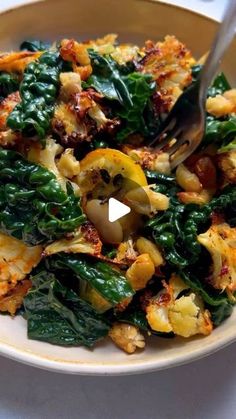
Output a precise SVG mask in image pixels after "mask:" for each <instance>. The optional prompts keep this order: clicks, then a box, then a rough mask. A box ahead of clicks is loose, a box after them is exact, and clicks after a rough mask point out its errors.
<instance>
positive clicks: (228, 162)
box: [218, 150, 236, 183]
mask: <svg viewBox="0 0 236 419" xmlns="http://www.w3.org/2000/svg"><path fill="white" fill-rule="evenodd" d="M218 165H219V167H220V169H221V170H222V172H223V175H224V178H225V180H226V182H229V183H236V150H230V151H228V152H227V153H221V154H219V155H218Z"/></svg>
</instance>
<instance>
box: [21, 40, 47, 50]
mask: <svg viewBox="0 0 236 419" xmlns="http://www.w3.org/2000/svg"><path fill="white" fill-rule="evenodd" d="M49 47H50V44H49V43H48V42H43V41H39V40H26V41H24V42H22V44H21V45H20V49H21V51H23V50H26V51H31V52H36V51H45V50H47V49H49Z"/></svg>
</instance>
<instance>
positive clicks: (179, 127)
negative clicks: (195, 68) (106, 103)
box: [150, 0, 236, 169]
mask: <svg viewBox="0 0 236 419" xmlns="http://www.w3.org/2000/svg"><path fill="white" fill-rule="evenodd" d="M235 29H236V0H230V1H229V3H228V5H227V8H226V11H225V15H224V18H223V21H222V23H221V25H220V28H219V30H218V32H217V35H216V37H215V39H214V42H213V44H212V47H211V50H210V53H209V55H208V57H207V60H206V63H205V65H204V66H203V68H202V71H201V74H200V77H199V78H198V79H197V81H196V82H195V83H194V84H193V85H191V86H190V87H189V88H187V89H186V90H185V91H184V93H183V94H182V95H181V96H180V97H179V98H178V99H177V101H176V103H175V105H174V106H173V108H172V110H171V112H170V113H169V115H168V116H167V118H166V119H165V121H164V122H163V124H162V126H161V128H160V131H159V133H158V135H157V137H156V138H155V139H154V140H153V141H152V142H151V144H150V145H151V146H155V150H162V149H165V150H166V151H167V152H168V153H169V155H170V160H171V168H172V169H174V168H175V167H176V166H178V164H180V163H181V162H183V161H184V160H185V159H186V158H187V157H188V156H189V155H190V154H192V153H193V152H194V150H196V148H197V147H198V145H199V144H200V142H201V140H202V138H203V135H204V131H205V120H206V114H205V102H206V98H207V89H208V87H209V86H210V84H211V81H212V79H213V78H214V76H215V75H216V72H217V70H218V67H219V64H220V60H221V58H222V56H223V54H224V53H225V51H226V49H227V48H228V46H229V45H230V43H231V41H232V40H233V38H234V34H235ZM173 139H175V140H173Z"/></svg>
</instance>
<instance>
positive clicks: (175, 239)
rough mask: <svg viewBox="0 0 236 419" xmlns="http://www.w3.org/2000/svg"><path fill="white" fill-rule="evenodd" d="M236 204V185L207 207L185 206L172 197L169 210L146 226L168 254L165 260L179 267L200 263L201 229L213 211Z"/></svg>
mask: <svg viewBox="0 0 236 419" xmlns="http://www.w3.org/2000/svg"><path fill="white" fill-rule="evenodd" d="M235 205H236V188H235V186H232V187H227V188H225V189H224V190H223V191H222V193H221V195H220V196H218V197H215V198H213V199H212V201H211V202H210V203H209V204H207V205H204V206H201V207H200V206H198V205H192V204H190V205H182V204H181V203H180V202H179V201H178V200H176V199H171V200H170V207H169V208H168V210H167V211H164V212H160V213H159V214H158V215H156V216H155V217H154V218H153V219H151V220H150V221H149V222H148V224H147V226H148V227H149V229H150V230H151V233H152V237H153V238H154V240H155V242H156V243H157V244H159V245H160V246H161V247H162V249H163V250H164V253H165V258H166V260H167V261H168V262H169V263H170V264H171V265H174V266H176V267H178V268H184V267H186V266H188V265H192V264H194V263H196V262H197V260H198V258H199V256H200V254H201V245H200V244H199V243H198V241H197V234H199V229H200V228H203V227H204V226H207V223H208V222H209V219H210V215H211V213H212V212H213V211H215V210H218V211H223V210H226V209H227V208H229V207H231V206H232V207H234V206H235Z"/></svg>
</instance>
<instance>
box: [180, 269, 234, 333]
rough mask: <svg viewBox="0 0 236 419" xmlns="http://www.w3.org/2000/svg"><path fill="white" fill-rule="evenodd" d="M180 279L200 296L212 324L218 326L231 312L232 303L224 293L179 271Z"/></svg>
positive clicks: (185, 272) (190, 274)
mask: <svg viewBox="0 0 236 419" xmlns="http://www.w3.org/2000/svg"><path fill="white" fill-rule="evenodd" d="M179 275H180V277H181V278H182V279H183V281H184V282H185V284H186V285H188V286H189V287H190V288H191V289H192V290H193V291H194V292H196V293H197V294H198V295H200V296H201V297H202V299H203V301H204V302H205V307H206V308H207V309H208V310H209V311H210V313H211V318H212V321H213V324H214V325H215V326H219V324H220V323H222V322H223V320H225V319H226V318H227V317H229V316H230V315H231V313H232V311H233V306H234V305H233V303H231V302H230V301H229V299H228V296H227V294H226V292H222V293H221V294H219V292H217V291H216V290H215V289H214V288H212V287H209V286H208V287H207V286H206V284H204V283H203V282H201V281H199V279H198V278H196V276H195V275H194V274H193V273H190V272H187V271H184V270H181V271H179Z"/></svg>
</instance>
